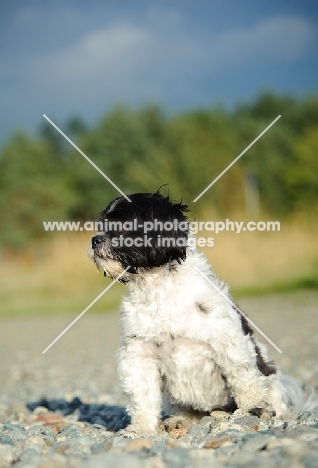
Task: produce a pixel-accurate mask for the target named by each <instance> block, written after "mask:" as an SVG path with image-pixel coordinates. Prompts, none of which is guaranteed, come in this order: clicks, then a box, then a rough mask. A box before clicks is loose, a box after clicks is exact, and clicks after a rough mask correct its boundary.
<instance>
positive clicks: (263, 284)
mask: <svg viewBox="0 0 318 468" xmlns="http://www.w3.org/2000/svg"><path fill="white" fill-rule="evenodd" d="M240 219H241V218H240ZM317 234H318V223H317V222H314V221H312V220H309V219H308V218H299V217H298V218H294V219H293V220H290V221H288V222H282V224H281V230H280V232H243V233H241V234H235V233H233V232H222V233H219V234H216V235H213V233H211V232H207V233H200V234H198V235H197V237H198V236H203V235H206V236H207V237H210V236H212V237H214V242H215V244H214V247H211V248H205V249H202V250H203V251H204V252H205V254H206V255H207V257H208V259H209V261H210V262H211V264H212V266H213V269H214V271H215V272H216V274H217V275H218V276H219V277H221V278H222V279H223V280H225V281H227V282H228V283H229V284H230V286H231V291H232V292H233V293H234V296H239V295H246V294H248V295H251V294H253V295H255V294H263V293H269V292H286V291H291V290H296V289H301V288H318V242H317ZM90 237H91V234H83V233H72V234H67V235H66V234H61V233H58V234H57V235H56V236H55V237H53V238H52V239H51V240H50V241H47V242H45V243H42V244H41V245H39V243H37V244H36V246H32V247H31V248H30V250H29V251H28V252H24V253H23V255H20V256H13V257H12V256H11V257H10V258H6V255H4V260H3V262H2V264H1V266H0V285H1V286H0V303H1V310H0V317H8V316H10V317H14V316H19V315H26V314H33V315H36V314H65V313H69V314H73V315H75V316H76V315H77V314H79V313H80V312H81V311H82V310H84V309H85V308H86V307H87V305H88V304H90V303H91V302H92V301H93V300H94V299H95V297H96V296H97V295H98V294H100V293H101V292H102V291H103V290H104V289H105V288H106V286H107V285H109V283H110V280H109V279H105V278H104V277H103V275H102V274H101V273H97V272H96V269H95V267H94V265H93V264H92V262H90V260H89V259H88V258H87V256H86V252H85V250H86V248H87V246H88V244H89V241H90ZM124 293H125V287H124V286H123V285H121V284H115V285H114V286H113V287H112V288H111V289H110V290H109V291H108V292H107V293H106V294H105V296H103V297H102V298H101V299H100V300H99V301H98V302H97V303H95V304H94V305H93V307H92V309H91V311H90V313H93V312H102V311H103V312H104V311H107V310H114V309H116V308H117V307H118V304H119V301H120V297H121V296H122V295H123V294H124Z"/></svg>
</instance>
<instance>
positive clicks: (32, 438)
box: [24, 435, 46, 447]
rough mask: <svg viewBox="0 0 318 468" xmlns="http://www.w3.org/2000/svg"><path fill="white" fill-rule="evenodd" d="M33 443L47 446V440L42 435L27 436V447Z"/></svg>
mask: <svg viewBox="0 0 318 468" xmlns="http://www.w3.org/2000/svg"><path fill="white" fill-rule="evenodd" d="M32 445H39V446H42V447H46V443H45V440H44V439H43V438H42V437H40V436H36V435H34V436H30V437H27V438H26V439H25V441H24V446H25V447H29V446H32Z"/></svg>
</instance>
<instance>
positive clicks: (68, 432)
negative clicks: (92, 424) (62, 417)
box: [59, 424, 81, 437]
mask: <svg viewBox="0 0 318 468" xmlns="http://www.w3.org/2000/svg"><path fill="white" fill-rule="evenodd" d="M80 432H81V428H80V427H78V426H77V425H76V424H70V425H69V426H65V427H64V428H63V429H62V430H61V432H60V434H59V437H60V436H61V437H71V436H73V435H76V434H80Z"/></svg>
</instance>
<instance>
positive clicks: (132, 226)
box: [89, 192, 311, 433]
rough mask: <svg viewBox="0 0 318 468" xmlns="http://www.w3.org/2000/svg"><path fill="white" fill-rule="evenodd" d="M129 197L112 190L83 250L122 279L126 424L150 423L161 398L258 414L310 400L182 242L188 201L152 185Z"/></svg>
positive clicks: (144, 429) (137, 427) (148, 426)
mask: <svg viewBox="0 0 318 468" xmlns="http://www.w3.org/2000/svg"><path fill="white" fill-rule="evenodd" d="M129 199H130V200H131V201H128V200H127V199H126V198H125V197H119V198H117V199H115V200H114V201H112V202H111V203H110V204H109V205H108V206H107V208H106V209H105V210H104V211H103V212H102V213H101V218H100V222H101V223H103V225H104V228H103V229H102V230H101V232H100V233H99V234H97V235H96V236H94V237H93V238H92V242H91V246H90V248H89V256H90V257H91V258H92V259H93V261H94V262H95V264H96V266H97V268H98V269H100V270H102V271H104V274H105V275H109V276H110V277H112V278H116V277H118V276H119V275H121V277H120V281H122V282H124V283H126V284H127V286H128V295H127V296H126V297H124V299H123V301H122V304H121V309H120V320H121V343H120V348H119V350H118V372H119V379H120V383H121V386H122V389H123V391H124V393H125V394H126V396H127V398H128V412H129V414H130V416H131V420H132V422H131V426H130V430H132V431H134V432H137V433H153V432H155V431H156V430H157V428H158V424H159V420H160V414H161V409H162V404H163V403H162V402H163V401H168V402H169V403H170V404H171V405H176V406H177V407H178V408H179V409H180V408H184V409H194V410H199V411H209V412H210V411H212V410H213V409H220V408H224V409H229V408H230V407H232V409H233V408H234V409H235V408H237V407H238V408H241V409H243V410H246V411H249V412H251V413H253V414H258V415H260V417H263V418H264V419H268V418H270V417H272V416H275V415H276V416H277V417H279V418H281V417H283V416H287V415H288V414H290V412H300V411H303V410H305V409H311V408H310V404H311V403H310V402H307V403H306V401H305V399H304V397H303V395H302V392H301V390H300V389H299V387H298V386H297V385H296V383H295V382H294V381H293V379H292V378H291V377H289V376H287V375H284V374H283V373H282V372H281V371H280V370H279V369H277V367H276V366H275V365H274V363H273V361H271V360H270V359H269V357H268V355H267V351H266V347H265V346H264V345H263V344H261V343H259V342H258V340H257V339H256V337H255V336H254V335H253V330H252V329H251V327H250V326H249V324H248V321H247V320H246V318H245V317H244V316H243V315H242V314H241V313H240V311H239V310H238V309H236V308H235V307H233V305H232V304H231V302H230V301H228V300H227V299H226V297H228V298H230V295H229V292H228V286H227V285H226V284H225V283H223V282H222V281H220V280H219V279H218V278H217V277H216V276H215V275H214V274H213V273H212V272H211V270H210V267H209V265H208V263H207V260H206V258H205V257H204V255H203V254H200V253H197V251H196V250H195V249H194V248H192V247H190V246H189V244H190V242H189V241H190V240H191V235H190V233H189V224H188V221H187V217H186V215H185V212H186V211H187V206H186V205H183V204H182V203H175V204H174V203H172V202H171V200H170V199H169V197H167V196H164V195H161V194H160V193H159V192H157V193H136V194H133V195H129ZM125 270H126V271H125ZM204 276H205V277H204ZM207 278H208V279H207ZM210 282H212V283H213V284H214V285H215V286H216V287H217V288H218V289H219V290H221V291H222V292H223V294H220V292H218V291H217V290H216V289H215V288H214V287H213V286H212V285H211V283H210ZM225 296H226V297H225Z"/></svg>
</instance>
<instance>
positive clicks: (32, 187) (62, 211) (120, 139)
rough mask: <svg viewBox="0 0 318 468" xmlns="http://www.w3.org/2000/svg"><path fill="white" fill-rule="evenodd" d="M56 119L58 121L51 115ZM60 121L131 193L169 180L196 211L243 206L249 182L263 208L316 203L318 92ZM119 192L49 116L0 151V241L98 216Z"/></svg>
mask: <svg viewBox="0 0 318 468" xmlns="http://www.w3.org/2000/svg"><path fill="white" fill-rule="evenodd" d="M280 114H281V115H282V117H281V119H279V120H278V122H277V123H276V124H275V125H274V126H273V127H272V128H271V129H270V130H269V131H268V132H267V133H266V134H265V135H264V136H263V137H262V138H261V139H260V140H259V141H258V142H257V143H256V144H255V145H254V146H253V147H252V148H251V149H250V150H249V151H248V152H247V153H246V154H245V155H244V156H243V157H242V158H241V159H240V160H239V161H238V162H237V163H236V164H235V165H234V166H233V167H232V168H231V169H230V170H229V171H228V172H227V173H226V174H225V175H224V176H223V177H222V179H221V180H220V181H218V182H217V183H216V184H215V185H214V186H213V187H212V188H211V189H210V190H209V191H208V192H206V193H205V194H204V196H202V198H201V199H200V201H198V202H197V203H196V204H192V200H193V199H194V198H195V197H196V196H198V195H199V194H200V193H201V192H202V190H203V189H204V188H205V187H206V186H207V185H208V184H209V183H210V182H211V181H212V180H214V179H215V178H216V177H217V176H218V175H219V174H220V173H221V172H222V171H223V170H224V169H225V167H226V166H227V165H228V164H230V163H231V162H232V161H233V159H234V158H236V156H238V154H239V153H241V151H242V150H243V149H245V148H246V147H247V146H248V145H249V144H250V143H251V142H252V141H253V140H254V139H255V138H256V137H257V135H259V134H260V133H261V132H262V131H263V130H264V128H265V127H267V126H268V125H269V124H270V123H271V122H272V121H273V120H274V119H275V117H277V116H278V115H280ZM50 117H52V119H53V120H54V117H53V116H50ZM56 124H57V125H59V126H60V128H61V129H62V130H63V131H64V132H65V133H66V134H67V135H68V136H69V137H70V138H71V139H72V140H73V141H74V142H75V143H76V144H77V145H78V146H79V147H80V148H81V149H82V151H83V152H84V153H85V154H86V155H87V156H88V157H89V158H90V159H91V160H92V161H93V162H94V163H95V164H96V165H97V166H98V167H99V168H100V169H101V170H102V171H103V172H104V173H105V174H106V175H107V176H108V177H109V178H111V179H112V180H113V181H114V182H115V183H116V185H118V186H119V187H120V188H121V190H123V191H124V192H125V193H127V194H129V193H133V192H136V191H155V190H157V189H158V188H159V187H160V186H161V185H163V184H167V185H168V186H169V190H170V193H171V195H172V198H174V199H180V198H182V199H183V201H184V202H186V203H189V204H190V207H191V209H195V208H196V209H198V208H199V206H200V208H201V209H202V208H205V209H206V208H207V207H213V208H214V210H217V211H218V212H219V213H220V214H226V215H230V214H231V213H234V212H238V211H244V209H245V204H246V200H245V195H244V188H246V180H249V179H251V180H253V183H254V186H255V187H256V188H257V191H258V193H259V198H260V203H261V209H262V211H263V212H265V213H267V214H271V215H276V216H280V217H283V216H288V215H290V214H292V213H294V212H296V211H307V210H312V209H313V208H314V207H317V205H318V97H317V96H312V97H308V98H304V99H296V98H295V97H292V96H278V95H274V94H270V93H266V94H262V95H261V96H259V97H258V98H257V99H256V100H255V101H254V102H252V103H247V104H244V103H243V104H240V105H237V106H236V107H235V108H234V109H232V110H229V109H227V108H223V107H211V108H206V109H197V110H191V111H189V112H185V113H180V114H178V115H174V116H172V117H171V116H170V117H168V116H167V115H165V112H164V110H163V109H161V108H160V107H158V106H155V105H149V106H145V107H143V108H141V109H138V110H132V109H129V108H125V107H116V108H114V109H113V110H112V111H111V112H109V113H108V114H106V115H105V117H104V118H102V119H101V120H100V121H99V122H98V123H97V124H96V125H94V126H93V127H89V126H88V125H86V123H85V122H84V121H83V120H82V119H81V118H71V119H69V121H68V122H66V123H63V122H62V123H61V122H56ZM117 196H118V193H117V191H116V190H115V189H114V188H113V187H112V186H111V185H110V184H109V183H108V182H107V181H106V180H105V179H104V178H103V176H102V175H100V174H99V173H98V172H97V171H96V170H95V169H94V168H93V167H92V166H91V165H90V164H89V163H88V162H87V161H86V160H85V159H84V158H83V157H82V156H81V155H80V154H79V153H78V152H77V151H76V150H75V149H74V148H73V147H72V146H71V145H70V144H69V143H68V142H67V141H66V140H65V139H64V138H63V137H62V136H61V135H60V134H59V133H58V132H57V130H55V129H54V128H53V127H52V126H51V125H50V124H49V123H48V122H46V121H45V122H44V123H43V124H42V127H41V131H40V132H39V135H38V137H37V138H31V137H30V136H28V135H27V134H23V133H16V134H14V135H13V136H12V137H11V138H10V139H9V140H8V141H7V143H6V145H5V146H4V148H3V150H2V152H1V155H0V225H1V230H0V243H1V244H2V245H7V246H13V247H19V246H23V245H26V244H27V243H28V242H30V241H31V240H32V239H36V238H39V237H41V236H42V237H43V235H44V231H43V224H42V221H50V220H61V221H62V220H94V219H96V218H97V216H98V214H99V212H100V211H101V210H102V209H103V208H104V207H105V206H106V204H108V202H109V201H110V200H111V199H113V198H115V197H117Z"/></svg>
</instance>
